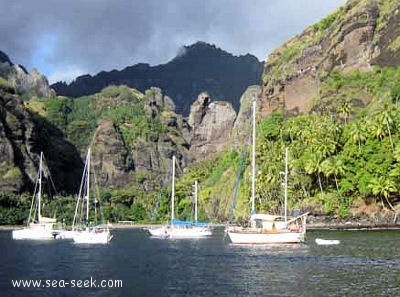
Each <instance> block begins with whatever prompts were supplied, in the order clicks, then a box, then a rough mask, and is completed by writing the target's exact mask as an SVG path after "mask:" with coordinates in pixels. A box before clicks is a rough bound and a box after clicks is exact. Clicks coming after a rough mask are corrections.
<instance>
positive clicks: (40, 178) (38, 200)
mask: <svg viewBox="0 0 400 297" xmlns="http://www.w3.org/2000/svg"><path fill="white" fill-rule="evenodd" d="M42 160H43V152H40V161H39V174H38V183H39V189H38V193H37V203H38V221H39V223H40V218H41V216H42V215H41V212H40V205H41V203H42V202H41V195H42V166H43V164H42Z"/></svg>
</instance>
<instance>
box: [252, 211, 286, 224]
mask: <svg viewBox="0 0 400 297" xmlns="http://www.w3.org/2000/svg"><path fill="white" fill-rule="evenodd" d="M279 218H282V216H276V215H269V214H263V213H255V214H252V215H251V217H250V220H252V221H257V220H260V221H270V222H273V221H275V220H276V219H279Z"/></svg>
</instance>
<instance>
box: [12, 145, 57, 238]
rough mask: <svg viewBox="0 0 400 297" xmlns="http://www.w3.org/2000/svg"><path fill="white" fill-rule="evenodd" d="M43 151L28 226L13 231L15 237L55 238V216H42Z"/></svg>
mask: <svg viewBox="0 0 400 297" xmlns="http://www.w3.org/2000/svg"><path fill="white" fill-rule="evenodd" d="M43 173H44V170H43V152H41V153H40V160H39V169H38V173H37V179H36V185H35V191H34V194H33V197H32V203H31V209H30V211H29V218H28V225H27V227H25V228H23V229H19V230H13V231H12V238H13V239H31V240H47V239H53V238H54V236H55V233H56V232H57V231H56V230H54V224H55V223H56V219H55V218H48V217H44V216H42V208H41V206H42V205H41V204H42V179H43Z"/></svg>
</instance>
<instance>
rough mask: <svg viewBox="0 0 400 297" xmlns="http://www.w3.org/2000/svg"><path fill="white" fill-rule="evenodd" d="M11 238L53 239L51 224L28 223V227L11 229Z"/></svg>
mask: <svg viewBox="0 0 400 297" xmlns="http://www.w3.org/2000/svg"><path fill="white" fill-rule="evenodd" d="M12 238H13V239H27V240H50V239H54V234H53V229H52V225H48V224H30V225H29V227H26V228H24V229H19V230H13V231H12Z"/></svg>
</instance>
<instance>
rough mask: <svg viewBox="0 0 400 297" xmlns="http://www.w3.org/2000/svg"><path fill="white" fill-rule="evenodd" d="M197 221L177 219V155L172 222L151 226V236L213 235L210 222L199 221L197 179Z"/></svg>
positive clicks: (173, 159)
mask: <svg viewBox="0 0 400 297" xmlns="http://www.w3.org/2000/svg"><path fill="white" fill-rule="evenodd" d="M194 194H195V197H194V198H195V221H194V222H192V221H180V220H176V219H175V211H174V209H175V156H173V157H172V192H171V223H170V224H169V225H166V226H162V227H158V228H149V229H148V231H149V233H150V235H151V236H154V237H162V238H199V237H205V236H210V235H212V231H211V228H210V226H209V224H207V223H202V222H198V221H197V181H196V182H195V193H194Z"/></svg>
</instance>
